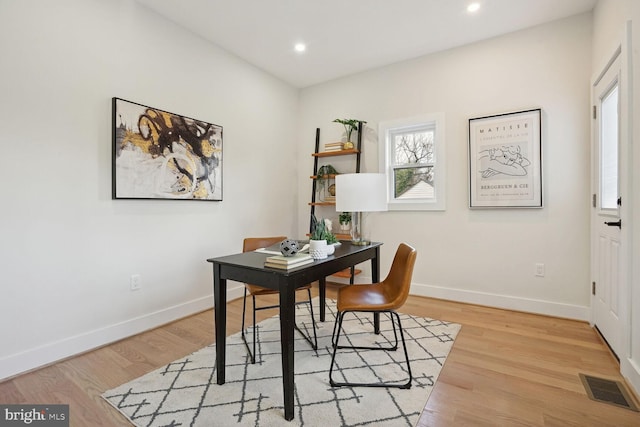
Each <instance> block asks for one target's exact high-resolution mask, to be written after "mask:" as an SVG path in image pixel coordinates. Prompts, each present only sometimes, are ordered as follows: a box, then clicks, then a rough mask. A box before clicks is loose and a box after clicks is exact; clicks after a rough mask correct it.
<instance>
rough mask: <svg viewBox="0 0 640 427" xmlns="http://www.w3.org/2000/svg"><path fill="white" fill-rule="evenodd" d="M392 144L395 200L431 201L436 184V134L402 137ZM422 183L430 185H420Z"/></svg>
mask: <svg viewBox="0 0 640 427" xmlns="http://www.w3.org/2000/svg"><path fill="white" fill-rule="evenodd" d="M393 140H394V146H395V147H394V148H395V149H394V154H395V155H394V157H395V158H394V165H393V170H394V182H395V186H394V187H395V191H394V193H395V194H394V197H396V198H401V197H403V196H404V197H405V198H425V197H429V193H430V192H429V189H432V188H433V184H434V182H433V179H434V131H433V130H422V131H414V132H405V133H399V134H396V135H394V138H393ZM421 182H423V183H426V184H428V185H427V186H424V185H418V184H420V183H421ZM411 190H413V191H411ZM431 197H432V194H431Z"/></svg>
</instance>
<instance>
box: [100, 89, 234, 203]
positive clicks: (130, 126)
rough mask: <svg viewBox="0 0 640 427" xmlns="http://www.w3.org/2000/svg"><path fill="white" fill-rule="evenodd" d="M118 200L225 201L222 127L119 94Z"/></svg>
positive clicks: (115, 182) (114, 169)
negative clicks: (124, 97) (223, 191)
mask: <svg viewBox="0 0 640 427" xmlns="http://www.w3.org/2000/svg"><path fill="white" fill-rule="evenodd" d="M112 126H113V128H112V129H113V162H112V163H113V164H112V173H113V175H112V179H113V185H112V193H113V194H112V198H113V199H169V200H209V201H222V126H219V125H214V124H212V123H207V122H205V121H202V120H196V119H192V118H189V117H185V116H181V115H178V114H174V113H169V112H167V111H163V110H160V109H158V108H153V107H148V106H146V105H142V104H137V103H135V102H130V101H126V100H124V99H120V98H113V116H112Z"/></svg>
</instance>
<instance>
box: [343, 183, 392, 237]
mask: <svg viewBox="0 0 640 427" xmlns="http://www.w3.org/2000/svg"><path fill="white" fill-rule="evenodd" d="M336 210H337V211H340V212H352V213H353V214H354V215H353V218H352V224H351V243H353V244H355V245H368V244H369V243H370V242H369V241H368V240H367V239H366V238H365V235H364V228H363V225H362V213H363V212H381V211H386V210H387V181H386V176H385V175H384V174H381V173H347V174H340V175H336Z"/></svg>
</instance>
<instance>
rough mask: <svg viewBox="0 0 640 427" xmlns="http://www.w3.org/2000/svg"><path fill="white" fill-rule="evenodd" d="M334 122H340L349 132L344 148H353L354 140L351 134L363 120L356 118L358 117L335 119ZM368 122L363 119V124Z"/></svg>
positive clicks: (346, 131) (347, 132)
mask: <svg viewBox="0 0 640 427" xmlns="http://www.w3.org/2000/svg"><path fill="white" fill-rule="evenodd" d="M333 122H334V123H340V124H341V125H343V126H344V131H345V133H346V134H347V142H346V143H345V145H344V148H345V149H346V148H353V142H352V141H351V134H352V133H353V131H354V130H358V124H359V123H360V122H361V120H356V119H335V120H334V121H333ZM365 123H367V122H365V121H362V124H365Z"/></svg>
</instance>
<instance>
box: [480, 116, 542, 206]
mask: <svg viewBox="0 0 640 427" xmlns="http://www.w3.org/2000/svg"><path fill="white" fill-rule="evenodd" d="M541 133H542V123H541V110H540V109H535V110H527V111H520V112H516V113H505V114H498V115H494V116H487V117H479V118H476V119H469V207H471V208H541V207H543V206H542V141H541Z"/></svg>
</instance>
